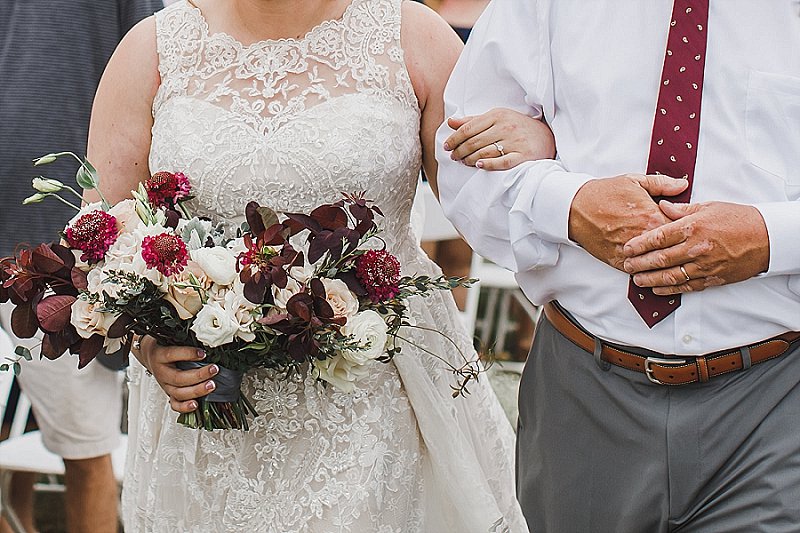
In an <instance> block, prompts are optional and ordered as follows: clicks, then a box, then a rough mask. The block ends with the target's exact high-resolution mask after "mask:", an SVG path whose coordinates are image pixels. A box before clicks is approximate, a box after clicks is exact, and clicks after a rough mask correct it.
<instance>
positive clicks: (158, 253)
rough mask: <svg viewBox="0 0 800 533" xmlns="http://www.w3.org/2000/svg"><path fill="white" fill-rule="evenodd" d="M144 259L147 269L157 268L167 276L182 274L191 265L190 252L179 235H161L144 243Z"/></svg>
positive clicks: (147, 239)
mask: <svg viewBox="0 0 800 533" xmlns="http://www.w3.org/2000/svg"><path fill="white" fill-rule="evenodd" d="M142 258H143V259H144V261H145V263H146V264H147V268H155V269H156V270H158V271H159V272H161V273H162V274H164V275H165V276H171V275H173V274H178V273H180V272H181V271H182V270H183V269H184V267H186V265H187V264H188V263H189V250H187V248H186V244H185V243H184V242H183V240H181V238H180V237H178V236H177V235H172V234H170V233H161V234H159V235H156V236H155V237H153V236H147V237H145V238H144V240H143V241H142Z"/></svg>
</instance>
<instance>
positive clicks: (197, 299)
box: [164, 260, 212, 320]
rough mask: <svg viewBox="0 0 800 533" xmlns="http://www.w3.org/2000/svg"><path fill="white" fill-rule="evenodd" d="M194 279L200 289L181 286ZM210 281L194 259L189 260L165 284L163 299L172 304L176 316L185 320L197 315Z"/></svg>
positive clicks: (210, 283)
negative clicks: (169, 281) (165, 290)
mask: <svg viewBox="0 0 800 533" xmlns="http://www.w3.org/2000/svg"><path fill="white" fill-rule="evenodd" d="M192 278H193V279H192ZM192 281H196V282H197V283H198V285H199V286H200V289H199V290H198V289H196V288H195V287H183V286H181V285H183V284H191V283H192ZM211 285H212V282H211V280H210V279H208V276H206V274H205V272H203V271H202V270H201V269H200V267H199V266H198V265H197V263H195V262H194V261H191V260H190V261H189V262H188V263H187V265H186V268H184V269H183V271H181V273H180V274H177V275H176V276H175V277H174V279H173V280H172V282H171V283H169V285H168V286H167V293H166V294H165V295H164V299H165V300H166V301H168V302H169V303H171V304H172V306H173V307H174V308H175V310H176V311H177V312H178V316H179V317H180V318H182V319H183V320H187V319H189V318H192V317H193V316H195V315H197V313H198V312H199V311H200V309H202V307H203V296H202V295H203V293H204V292H206V291H208V290H209V289H210V288H211Z"/></svg>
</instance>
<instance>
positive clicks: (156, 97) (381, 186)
mask: <svg viewBox="0 0 800 533" xmlns="http://www.w3.org/2000/svg"><path fill="white" fill-rule="evenodd" d="M460 47H461V45H460V41H459V39H458V37H456V35H455V34H454V33H453V32H452V31H451V30H450V29H449V27H448V26H447V25H446V24H445V23H444V22H443V21H441V20H440V19H439V18H438V17H437V16H436V15H434V14H433V12H432V11H430V10H429V9H427V8H425V7H424V6H422V5H420V4H417V3H415V2H406V1H403V0H194V2H190V1H187V0H182V1H179V2H177V3H175V4H172V5H170V6H169V7H168V8H166V9H164V10H163V11H161V12H159V13H157V14H156V15H155V16H154V17H151V18H150V19H147V20H145V21H143V22H142V23H141V24H139V25H138V26H137V27H136V28H134V29H133V30H132V31H131V32H130V33H129V34H128V35H127V36H126V37H125V39H124V40H123V42H122V43H121V44H120V46H119V48H118V49H117V51H116V52H115V54H114V56H113V58H112V59H111V61H110V63H109V65H108V67H107V69H106V72H105V73H104V75H103V79H102V81H101V83H100V86H99V89H98V93H97V96H96V99H95V104H94V110H93V114H92V122H91V128H90V135H89V154H88V155H89V158H90V160H92V161H93V162H95V164H96V166H97V168H98V170H99V172H100V174H101V175H103V176H107V177H111V181H107V182H106V184H105V185H104V192H105V194H106V197H107V198H108V199H109V200H111V201H118V200H120V199H122V198H123V197H126V196H128V195H129V194H130V192H129V191H131V189H134V188H135V187H136V185H137V184H138V183H139V182H140V181H141V180H143V179H144V178H146V177H147V176H149V174H150V173H151V172H156V171H159V170H168V171H173V172H176V171H181V172H183V173H185V174H186V175H187V176H188V177H189V178H190V180H191V181H192V185H193V189H194V193H195V194H196V198H195V199H194V200H193V204H192V207H193V209H194V211H195V213H197V214H200V215H206V216H209V217H211V218H213V219H215V220H221V221H225V222H228V223H231V224H239V223H240V222H241V220H242V217H241V214H242V212H243V210H244V206H245V204H246V202H247V201H249V200H257V201H258V202H260V203H261V204H262V205H268V206H270V207H272V208H273V209H275V210H278V211H295V212H297V211H301V212H302V211H308V210H309V209H311V208H313V207H315V206H317V205H320V204H322V203H327V202H332V201H335V200H337V199H338V198H340V193H341V192H342V191H362V190H365V191H367V196H368V197H369V198H371V199H373V200H374V201H375V202H376V204H377V205H379V206H380V207H381V208H382V210H383V212H384V213H385V215H386V217H385V219H384V220H383V226H384V232H383V236H384V237H385V240H386V242H387V246H388V249H389V251H390V252H392V253H393V254H395V255H396V256H397V257H398V258H399V259H400V261H401V263H402V264H403V267H404V270H405V271H406V272H408V273H416V274H429V275H433V274H437V273H438V272H439V270H438V268H437V267H436V266H435V265H434V264H433V263H432V262H431V261H430V260H429V259H428V258H427V257H426V256H425V255H424V253H423V252H422V250H421V249H420V248H419V246H418V243H417V242H416V239H415V238H414V235H413V232H412V230H411V226H410V222H409V219H410V211H411V204H412V199H413V198H414V191H415V186H416V182H417V175H418V173H419V170H420V166H422V167H423V168H424V171H425V174H426V175H427V177H428V178H429V180H430V181H431V183H432V184H434V185H435V178H436V168H435V160H434V150H433V143H434V134H435V131H436V129H437V127H438V126H439V124H440V123H441V122H442V120H443V103H442V92H443V89H444V85H445V83H446V80H447V77H448V75H449V73H450V70H451V68H452V66H453V64H454V62H455V60H456V58H457V56H458V54H459V52H460ZM475 75H478V76H479V75H481V74H480V73H475ZM506 116H508V115H506ZM510 120H512V122H513V120H516V122H517V123H516V124H515V125H509V124H506V125H505V126H503V125H501V124H499V123H498V124H496V125H495V126H494V128H495V129H494V130H492V131H493V132H496V133H497V134H498V135H499V134H500V132H502V131H512V130H513V131H516V132H520V131H525V132H526V135H527V137H528V138H529V140H527V141H526V142H527V144H528V145H530V146H527V147H526V146H522V145H523V144H525V143H521V142H514V141H513V139H511V138H509V140H504V141H503V142H506V146H505V147H504V151H505V152H509V154H510V155H511V156H512V159H513V158H519V157H520V154H523V155H524V157H526V158H529V159H530V158H537V157H548V156H550V155H551V152H552V151H553V146H552V139H551V137H550V135H549V131H548V130H547V127H546V126H544V125H542V124H541V123H540V122H538V121H535V120H532V119H530V118H528V117H523V116H521V115H519V116H516V117H514V118H513V119H510ZM487 127H488V126H487ZM473 129H474V130H475V131H474V133H475V134H478V133H480V132H481V131H483V132H484V133H483V135H482V136H480V135H478V136H477V137H474V138H475V139H483V138H486V137H487V134H486V133H485V130H486V127H480V128H479V127H473ZM519 137H520V136H519V135H518V137H517V138H519ZM521 137H525V135H523V136H521ZM494 140H497V141H501V140H502V139H500V138H497V139H494V138H492V139H491V141H492V142H488V141H487V142H484V143H483V144H481V146H474V147H473V149H470V150H468V152H474V154H472V155H471V156H470V157H469V158H467V159H466V161H465V162H466V163H468V164H472V163H475V160H476V159H477V158H483V160H484V161H489V162H491V161H498V160H502V158H500V157H499V156H500V154H498V153H497V151H498V148H497V146H495V145H494V143H493V141H494ZM476 142H477V141H476ZM515 144H517V145H519V146H514V145H515ZM537 150H538V151H537ZM504 157H509V155H505V156H504ZM495 164H496V163H495ZM489 166H491V164H490V165H489ZM497 166H502V162H501V163H500V164H499V165H497ZM107 179H108V178H107ZM476 207H479V206H476ZM412 315H413V319H414V320H415V321H416V323H417V324H420V325H427V326H428V327H430V328H433V329H436V330H439V331H442V332H443V333H445V334H446V335H448V336H449V337H451V338H453V339H455V340H456V341H457V342H458V344H459V345H460V347H461V349H462V350H463V351H464V352H465V353H467V354H471V355H472V356H474V355H475V354H474V351H472V347H471V345H472V344H471V339H469V338H468V337H467V335H466V334H465V333H464V332H463V331H462V330H461V328H460V326H459V324H458V314H457V309H456V307H455V305H454V303H453V300H452V297H451V296H450V295H449V294H448V293H441V294H439V295H438V296H435V297H433V298H429V299H427V300H425V301H424V302H423V301H417V302H414V304H413V305H412ZM408 336H410V337H411V339H412V340H413V343H414V344H415V345H416V346H422V347H424V348H425V350H427V351H429V352H433V353H435V354H438V355H441V356H444V357H447V358H450V359H452V360H453V361H455V360H456V357H457V356H458V354H457V353H454V350H453V349H452V346H451V345H449V344H448V343H447V342H446V341H445V340H444V337H442V336H440V335H437V334H435V333H429V332H424V331H421V330H418V329H415V330H413V331H412V332H410V333H409V334H408ZM134 354H135V355H136V357H137V359H138V360H134V361H132V363H131V367H130V369H129V381H130V403H129V434H130V441H129V452H128V462H127V467H126V469H127V474H126V478H125V482H124V493H123V514H124V523H125V529H126V530H127V531H133V532H144V531H156V532H174V531H185V532H211V531H213V532H222V531H237V532H240V531H241V532H244V531H247V532H250V531H263V532H276V533H285V532H318V533H329V532H349V533H372V532H380V533H413V532H435V533H443V532H459V533H461V532H480V533H484V532H499V531H509V532H513V533H516V532H520V531H527V528H526V526H525V523H524V518H523V516H522V514H521V512H520V510H519V508H518V505H517V502H516V499H515V496H514V466H513V442H514V436H513V432H512V429H511V427H510V425H509V424H508V422H507V420H506V418H505V416H504V414H503V412H502V410H501V408H500V406H499V404H498V402H497V400H496V398H495V396H494V394H493V393H492V391H491V389H490V387H489V385H488V384H487V381H486V380H485V379H482V380H480V382H479V383H475V384H473V385H472V386H471V387H470V392H471V394H470V395H469V396H468V397H466V398H455V399H454V398H452V397H451V390H450V387H449V385H450V384H451V383H452V380H453V376H452V375H450V374H449V373H448V371H447V369H446V368H445V365H443V364H442V363H441V361H438V360H436V359H435V358H433V357H431V356H430V355H428V354H427V353H426V351H424V350H421V349H419V348H415V347H414V346H413V345H411V344H408V345H406V346H405V347H404V349H403V351H402V352H401V353H400V354H399V355H398V356H397V357H395V359H394V360H393V362H392V363H391V364H387V365H375V370H374V372H372V374H371V375H370V376H369V377H368V378H367V379H366V381H364V382H361V383H360V385H361V386H360V388H359V390H357V391H356V392H354V393H350V394H346V393H342V392H337V391H336V390H335V389H334V388H333V387H328V388H324V387H322V386H320V385H319V384H317V383H316V382H315V380H314V379H313V377H307V378H305V379H304V380H302V379H301V380H299V381H273V380H270V379H269V376H268V375H266V374H265V373H264V372H260V371H254V372H251V373H249V374H248V375H247V376H246V378H245V383H244V385H243V391H244V393H245V394H247V395H248V397H249V398H250V399H252V403H253V405H254V406H255V408H256V411H257V412H258V413H259V416H257V417H256V418H255V420H254V421H253V422H252V427H251V429H250V431H248V432H241V431H215V432H208V431H198V430H190V429H186V428H184V427H181V426H179V425H178V424H176V422H175V416H176V415H175V412H174V411H178V412H187V411H191V410H193V409H194V407H195V406H196V403H195V400H194V399H196V398H198V397H200V396H203V395H204V394H207V393H208V392H209V391H210V390H213V388H214V381H213V378H214V373H215V372H214V370H215V367H214V366H213V365H212V366H209V367H204V368H202V369H197V370H188V371H181V370H178V369H177V368H176V366H175V363H176V362H177V361H181V360H197V359H198V358H200V357H201V356H202V353H198V352H196V351H195V350H192V349H189V348H175V347H173V348H167V347H161V346H158V345H157V344H156V343H155V341H154V340H153V339H151V338H145V339H143V340H142V342H141V348H140V351H138V352H135V353H134ZM173 410H174V411H173Z"/></svg>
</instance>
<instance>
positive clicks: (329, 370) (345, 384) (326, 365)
mask: <svg viewBox="0 0 800 533" xmlns="http://www.w3.org/2000/svg"><path fill="white" fill-rule="evenodd" d="M314 368H315V369H316V371H317V374H318V376H317V377H319V378H320V379H322V380H324V381H327V382H328V383H330V384H331V385H333V386H334V387H336V388H337V389H339V390H341V391H344V392H353V390H354V389H355V383H356V381H359V380H361V379H363V378H365V377H366V376H367V375H369V367H368V366H365V365H361V364H358V363H354V362H353V361H350V360H348V359H346V358H345V357H343V356H342V355H337V356H335V357H329V358H327V359H324V360H322V361H320V360H319V359H315V360H314Z"/></svg>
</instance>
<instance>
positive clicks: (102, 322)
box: [70, 298, 121, 352]
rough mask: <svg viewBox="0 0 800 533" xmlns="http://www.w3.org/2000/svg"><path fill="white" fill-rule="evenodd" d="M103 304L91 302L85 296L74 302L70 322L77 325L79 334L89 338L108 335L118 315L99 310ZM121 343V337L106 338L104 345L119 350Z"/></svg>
mask: <svg viewBox="0 0 800 533" xmlns="http://www.w3.org/2000/svg"><path fill="white" fill-rule="evenodd" d="M101 305H102V304H99V303H96V304H95V303H90V302H88V301H87V300H84V299H83V298H78V299H77V300H75V303H73V304H72V313H71V316H70V322H71V323H72V325H73V326H75V329H76V330H77V332H78V335H80V336H81V337H82V338H84V339H88V338H89V337H91V336H92V335H95V334H96V335H102V336H103V337H105V336H107V335H108V328H110V327H111V325H112V324H113V323H114V322H116V320H117V315H115V314H113V313H103V312H101V311H97V308H98V307H100V306H101ZM120 344H121V339H106V341H105V342H104V346H106V348H107V349H108V351H109V352H114V351H117V350H119V348H120Z"/></svg>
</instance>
